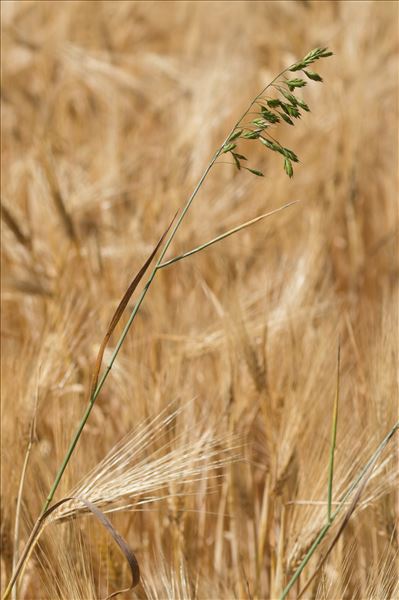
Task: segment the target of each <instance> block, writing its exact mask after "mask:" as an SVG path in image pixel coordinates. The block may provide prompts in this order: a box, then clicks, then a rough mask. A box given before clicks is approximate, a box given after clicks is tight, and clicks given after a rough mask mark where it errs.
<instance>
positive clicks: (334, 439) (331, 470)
mask: <svg viewBox="0 0 399 600" xmlns="http://www.w3.org/2000/svg"><path fill="white" fill-rule="evenodd" d="M340 362H341V346H340V344H339V343H338V356H337V385H336V390H335V399H334V408H333V420H332V431H331V446H330V462H329V465H328V492H327V523H329V522H330V521H331V510H332V509H331V507H332V493H333V479H334V455H335V446H336V442H337V422H338V402H339V385H340Z"/></svg>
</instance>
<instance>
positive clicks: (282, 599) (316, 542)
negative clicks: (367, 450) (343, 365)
mask: <svg viewBox="0 0 399 600" xmlns="http://www.w3.org/2000/svg"><path fill="white" fill-rule="evenodd" d="M398 429H399V421H398V422H397V423H395V425H394V426H393V427H392V429H391V430H390V432H389V433H388V434H387V435H386V436H385V438H384V439H383V440H382V442H381V443H380V445H379V446H378V448H377V450H376V451H375V452H374V453H373V455H372V456H371V458H370V459H369V460H368V461H367V463H366V465H365V466H364V467H363V469H361V471H360V473H359V475H358V476H357V477H356V478H355V480H354V481H353V482H352V483H351V485H350V486H349V488H348V489H347V491H346V492H345V494H344V495H343V497H342V498H341V500H340V503H339V505H338V507H337V509H336V510H335V511H334V512H333V513H332V515H331V518H330V521H329V522H328V523H326V524H325V525H324V526H323V527H322V528H321V530H320V531H319V533H318V534H317V536H316V538H315V540H314V542H313V543H312V545H311V546H310V548H309V550H308V551H307V553H306V554H305V556H304V558H303V560H302V562H301V564H300V565H299V567H298V568H297V570H296V571H295V573H294V575H293V576H292V577H291V579H290V581H289V582H288V584H287V586H286V587H285V588H284V590H283V591H282V594H281V596H280V600H285V599H286V598H287V596H288V593H289V591H290V590H291V588H292V587H293V585H294V584H295V582H296V581H297V580H298V578H299V576H300V575H301V573H302V571H303V570H304V568H305V567H306V565H307V564H308V562H309V560H310V559H311V558H312V556H313V554H314V552H315V550H316V548H317V547H318V545H319V544H320V542H322V540H323V539H324V537H325V536H326V534H327V532H328V531H329V529H330V528H331V526H332V524H333V522H334V520H335V518H336V517H337V516H338V514H339V513H340V512H341V509H342V508H343V506H344V505H345V502H346V500H347V499H348V498H349V496H350V495H351V494H352V492H353V491H354V490H355V488H356V487H357V486H358V484H359V483H360V482H361V480H362V479H363V477H364V476H365V475H366V473H367V472H368V470H369V468H370V467H371V466H372V465H373V464H374V463H375V461H376V459H377V458H378V456H379V455H380V454H381V452H382V451H383V450H384V448H385V446H386V445H387V444H388V443H389V441H390V440H391V438H392V437H393V436H394V435H395V433H396V432H397V431H398Z"/></svg>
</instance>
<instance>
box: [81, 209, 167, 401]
mask: <svg viewBox="0 0 399 600" xmlns="http://www.w3.org/2000/svg"><path fill="white" fill-rule="evenodd" d="M176 214H177V213H176ZM175 218H176V215H175V216H174V217H173V219H172V221H171V222H170V224H169V226H168V227H167V229H166V230H165V231H164V233H163V234H162V236H161V237H160V239H159V241H158V243H157V244H156V246H155V248H154V249H153V251H152V252H151V254H150V256H149V257H148V258H147V260H146V261H145V263H144V265H143V266H142V267H141V269H140V270H139V272H138V273H137V275H136V276H135V277H134V279H133V281H132V282H131V284H130V285H129V287H128V288H127V290H126V292H125V294H124V295H123V298H122V300H121V301H120V302H119V305H118V307H117V309H116V311H115V313H114V315H113V317H112V319H111V322H110V324H109V325H108V329H107V332H106V334H105V336H104V339H103V341H102V342H101V345H100V349H99V351H98V354H97V359H96V364H95V368H94V373H93V377H92V381H91V386H90V398H91V397H92V396H93V393H94V391H95V389H96V387H97V383H98V376H99V374H100V369H101V364H102V361H103V357H104V352H105V348H106V347H107V344H108V342H109V340H110V337H111V335H112V333H113V331H114V329H115V327H116V326H117V324H118V323H119V320H120V318H121V317H122V314H123V312H124V310H125V308H126V306H127V304H128V302H129V300H130V298H131V296H132V294H133V292H134V290H135V289H136V287H137V286H138V284H139V283H140V281H141V279H142V278H143V276H144V274H145V272H146V271H147V269H148V267H149V265H150V264H151V261H152V259H153V258H154V256H155V254H156V253H157V251H158V249H159V246H160V245H161V244H162V242H163V241H164V239H165V236H166V234H167V233H168V231H169V230H170V228H171V227H172V223H173V221H174V220H175Z"/></svg>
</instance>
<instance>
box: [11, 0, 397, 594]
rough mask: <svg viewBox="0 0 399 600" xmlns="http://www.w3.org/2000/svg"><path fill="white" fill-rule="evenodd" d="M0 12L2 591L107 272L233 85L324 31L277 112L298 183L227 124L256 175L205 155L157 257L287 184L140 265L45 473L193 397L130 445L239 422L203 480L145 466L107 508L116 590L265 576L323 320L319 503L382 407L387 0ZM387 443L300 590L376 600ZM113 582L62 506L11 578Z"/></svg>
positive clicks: (227, 108) (211, 136) (374, 435)
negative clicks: (130, 558) (283, 119)
mask: <svg viewBox="0 0 399 600" xmlns="http://www.w3.org/2000/svg"><path fill="white" fill-rule="evenodd" d="M1 11H2V88H1V92H2V158H1V160H2V165H1V166H2V183H1V187H2V192H1V202H2V213H1V214H2V307H3V310H2V368H3V376H2V409H3V412H2V428H3V435H2V445H3V459H2V462H3V469H2V478H3V480H2V504H1V510H2V530H1V531H2V544H3V558H2V587H3V586H4V584H5V583H6V580H7V579H8V578H9V576H10V574H11V568H12V559H13V554H15V551H16V548H17V549H19V550H21V549H22V547H23V541H24V539H26V536H27V533H28V531H29V527H30V525H31V524H32V522H33V520H34V519H35V518H36V516H37V514H38V512H39V511H40V507H41V505H42V503H43V499H44V497H45V495H46V494H47V493H48V489H49V486H50V484H51V481H52V479H53V478H54V473H55V471H56V468H57V466H58V465H59V463H60V461H61V459H62V456H63V454H64V453H65V450H66V447H67V445H68V441H69V440H70V438H71V435H72V433H73V431H74V430H75V428H76V424H77V422H78V420H79V418H80V416H81V415H82V413H83V411H84V407H85V405H86V398H87V392H88V387H89V382H90V376H91V373H92V370H93V365H94V362H95V358H96V352H97V350H98V347H99V344H100V342H101V340H102V337H103V336H104V334H105V331H106V328H107V325H108V323H109V320H110V318H111V316H112V314H113V311H114V310H115V308H116V306H117V303H118V301H119V300H120V298H121V297H122V295H123V294H124V292H125V290H126V288H127V286H128V284H129V282H130V281H131V279H132V278H133V276H134V274H135V273H136V272H137V271H138V269H139V268H140V267H141V265H142V264H143V262H144V260H145V259H146V258H147V256H148V255H149V253H150V252H151V250H152V249H153V247H154V245H155V243H156V242H157V240H158V239H159V236H160V235H161V233H162V232H163V231H164V230H165V228H166V226H167V225H168V224H169V222H170V220H171V218H172V217H173V215H174V214H175V212H176V210H177V209H179V208H180V207H182V205H183V204H184V203H185V201H186V199H187V197H188V195H189V194H190V193H191V192H192V190H193V188H194V187H195V185H196V183H197V181H198V179H199V177H200V176H201V174H202V173H203V171H204V169H205V167H206V165H207V164H208V162H209V160H210V158H211V157H212V155H213V153H214V152H215V150H216V148H217V147H218V146H219V145H220V144H221V142H222V141H223V139H224V138H225V136H226V135H227V132H228V131H229V130H230V129H231V127H232V126H233V124H234V123H235V121H236V120H237V118H238V117H239V115H240V114H242V112H243V111H244V110H245V109H246V107H247V105H248V103H249V102H250V101H251V99H252V98H253V97H254V96H256V94H257V93H258V92H259V91H260V90H261V89H262V88H263V87H264V86H265V85H266V84H267V83H268V82H269V81H270V80H272V79H273V78H274V77H275V76H276V74H277V73H278V72H280V71H281V70H282V69H284V68H286V67H287V66H288V65H290V64H291V63H293V62H295V61H296V60H299V59H300V58H302V57H303V56H304V55H305V54H307V52H308V51H309V50H311V49H312V48H314V47H316V46H321V47H325V46H328V47H329V48H330V49H331V50H332V51H333V52H334V56H333V57H331V58H328V59H326V60H322V61H320V63H317V65H315V70H317V71H318V72H319V73H320V74H321V75H322V77H323V79H324V82H323V83H322V84H320V83H312V82H311V85H308V86H307V87H306V88H305V90H304V91H303V98H304V100H305V101H306V102H307V103H308V104H309V106H310V108H311V112H310V113H306V114H305V116H304V117H303V119H302V120H301V121H300V122H298V123H297V124H296V127H290V126H289V125H285V124H284V125H281V126H279V128H278V136H279V140H280V141H281V142H282V143H284V144H285V145H288V147H289V148H292V149H293V150H294V151H295V152H296V153H297V154H298V155H299V158H300V164H299V165H297V166H296V167H295V174H294V177H293V179H292V180H289V179H288V178H287V176H286V175H285V173H284V172H283V168H282V161H281V157H279V156H278V155H276V153H272V152H267V151H266V152H265V149H264V148H262V147H260V145H259V148H258V147H257V144H255V143H252V142H251V143H250V142H248V143H247V145H248V148H247V147H246V146H243V149H244V147H245V150H248V157H250V161H251V165H250V166H253V167H255V168H258V169H261V170H262V171H263V172H264V174H265V177H264V178H258V177H254V176H253V175H251V174H250V173H248V172H246V171H240V172H238V171H237V170H235V169H234V167H233V166H230V165H224V164H221V165H216V166H215V167H214V168H213V170H212V171H211V173H210V175H209V177H208V178H207V180H206V182H205V184H204V186H203V188H202V189H201V192H200V194H199V195H198V197H197V198H196V200H195V202H194V204H193V206H192V209H191V210H190V212H189V214H188V215H187V218H186V220H185V221H184V224H183V225H182V227H181V229H180V230H179V233H178V235H177V236H176V239H175V241H174V242H173V246H172V248H171V249H170V251H169V254H168V257H171V256H174V255H176V254H179V253H181V252H183V251H186V250H189V249H191V248H192V247H194V246H196V245H198V244H200V243H203V242H206V241H207V240H209V239H211V238H212V237H215V236H216V235H219V234H221V233H223V232H224V231H226V230H227V229H229V228H232V227H234V226H236V225H238V224H240V223H242V222H244V221H247V220H249V219H251V218H253V217H256V216H257V215H259V214H262V213H264V212H267V211H269V210H272V209H274V208H277V207H279V206H282V205H283V204H285V203H287V202H290V201H293V200H296V201H298V203H297V204H295V205H294V206H291V207H289V208H287V209H286V210H284V211H282V212H281V213H278V214H276V215H274V216H272V217H270V218H268V219H266V220H265V221H263V222H262V223H259V224H257V225H255V226H254V227H252V228H250V229H246V230H245V231H243V232H241V233H239V234H237V235H236V236H233V237H231V238H229V239H228V240H225V241H223V242H221V243H220V244H219V245H216V246H213V247H212V248H209V249H207V250H206V251H205V252H203V253H201V254H198V255H196V256H193V257H191V258H189V259H187V260H184V261H182V262H179V263H177V264H175V265H173V266H171V267H170V268H168V269H164V270H162V271H161V272H160V273H159V274H158V275H157V277H156V280H155V281H154V285H153V287H152V288H151V291H150V292H149V294H148V296H147V297H146V300H145V303H144V304H143V307H142V310H141V311H140V313H139V316H138V318H137V320H136V321H135V325H134V328H133V330H132V331H131V332H130V333H129V335H128V337H127V339H126V342H125V344H124V346H123V348H122V351H121V353H120V355H119V357H118V359H117V362H116V363H115V367H114V369H113V370H112V372H111V375H110V377H109V379H108V381H107V384H106V386H105V387H104V390H103V392H102V394H101V396H100V397H99V400H98V402H97V405H96V407H95V409H94V411H93V414H92V415H91V417H90V421H89V423H88V425H87V429H85V431H84V434H83V436H82V439H81V441H80V442H79V446H78V449H77V452H76V455H75V456H74V458H73V460H72V461H71V463H70V466H69V467H68V470H67V472H66V477H65V479H64V481H63V484H62V486H61V489H60V492H59V495H58V497H62V495H66V494H67V493H68V492H69V490H70V489H71V487H73V486H75V485H76V484H77V482H78V481H79V480H80V479H81V478H82V477H83V479H84V478H85V477H86V473H88V472H89V471H90V469H91V468H93V467H94V466H95V465H97V464H98V463H99V461H100V460H101V459H102V458H103V457H104V456H105V455H106V453H107V452H108V451H109V450H110V449H111V448H112V447H113V446H114V445H115V444H116V443H117V442H118V441H119V440H120V439H121V438H122V437H123V436H124V435H125V434H127V433H128V432H129V431H130V430H132V429H134V428H135V427H137V424H138V423H139V422H141V420H142V419H144V418H147V417H151V416H154V415H157V414H158V413H159V412H160V411H161V410H163V409H165V407H167V406H169V404H170V403H171V402H174V403H176V405H178V406H180V405H184V403H186V402H188V401H191V402H192V405H190V406H191V408H190V409H189V410H188V411H186V412H183V413H182V415H180V416H179V418H178V419H177V421H176V424H175V426H174V428H172V429H171V430H170V431H168V433H167V436H168V444H167V448H166V449H165V447H164V445H162V444H161V441H159V442H158V441H157V438H156V437H155V439H154V440H152V442H151V444H152V446H151V447H150V448H147V449H145V452H147V453H148V460H150V458H151V456H152V453H154V452H164V453H167V452H168V451H169V450H170V449H173V448H177V452H178V451H179V450H178V449H179V446H178V445H177V446H176V444H177V442H176V440H177V439H178V437H179V435H180V434H179V432H180V433H181V434H182V435H183V434H184V435H187V436H188V437H189V439H190V436H194V437H195V435H199V429H201V427H202V425H201V427H199V426H198V427H197V423H200V422H201V423H203V422H205V423H206V424H209V427H211V426H212V428H213V429H212V431H213V434H212V435H215V436H217V439H218V440H219V442H218V444H220V452H221V453H222V452H224V451H225V449H226V448H224V447H223V443H224V442H223V439H225V444H226V447H228V446H229V444H230V443H231V442H230V441H229V439H230V438H229V436H231V435H234V436H238V437H237V439H239V442H237V443H239V445H240V454H241V456H242V458H241V459H240V461H238V462H233V463H231V464H228V465H227V466H226V465H222V466H220V467H219V468H218V469H217V478H216V480H215V481H216V483H215V481H214V482H213V483H209V480H207V479H206V478H204V479H201V481H199V482H195V481H190V482H186V483H184V484H180V485H179V483H175V482H174V483H173V484H172V483H171V484H170V485H169V484H168V474H167V473H166V472H165V482H164V484H163V486H162V489H159V490H158V492H157V494H158V496H159V497H160V498H163V499H160V500H159V501H158V503H157V504H152V505H151V507H150V508H151V510H150V509H148V506H147V505H145V504H143V508H142V509H140V510H133V511H128V512H125V511H124V512H121V513H120V514H116V515H114V516H113V517H112V519H113V523H114V524H115V525H116V526H117V527H118V529H119V530H120V531H121V533H123V535H124V536H125V537H126V539H127V540H128V542H129V544H130V545H131V546H132V548H133V549H134V550H135V552H136V555H137V558H138V560H139V563H140V566H141V568H142V575H143V580H142V583H141V584H140V586H139V587H138V588H137V589H136V591H135V592H131V597H132V598H133V597H134V598H147V597H148V598H277V597H278V596H279V594H280V593H281V590H282V589H283V587H284V585H285V584H286V583H287V581H288V579H289V577H290V575H292V573H293V572H294V570H295V568H296V566H297V565H298V564H299V562H300V560H301V559H302V558H303V556H304V554H305V553H306V551H307V549H308V548H309V545H310V543H311V542H312V540H313V539H314V536H315V534H316V533H317V531H318V529H319V528H320V527H321V526H322V525H323V523H324V521H325V512H326V506H325V500H326V494H327V491H326V482H327V468H328V453H329V445H330V429H331V419H332V406H333V400H334V395H335V393H336V386H337V384H336V372H337V347H338V339H340V343H341V367H340V371H341V378H340V394H339V395H340V412H339V421H338V440H337V450H336V473H335V482H334V499H335V500H338V499H339V497H340V494H342V492H343V490H345V489H346V488H347V486H348V485H349V483H350V482H351V481H352V480H353V477H354V476H355V475H356V473H357V472H358V471H359V469H360V468H361V467H362V466H363V465H364V464H365V462H366V461H367V459H368V458H369V456H370V455H371V453H372V452H373V451H374V449H375V448H376V447H377V445H378V443H379V442H380V441H381V439H382V438H383V437H384V435H385V434H386V433H387V432H388V431H389V429H390V427H392V425H393V424H394V421H395V418H397V399H398V394H397V391H398V390H397V360H398V335H397V333H398V295H397V284H398V260H397V226H398V152H397V149H398V144H397V133H398V130H397V126H398V5H397V3H395V2H384V1H378V2H373V1H368V2H362V1H356V2H330V1H328V0H325V1H323V2H309V1H305V0H303V1H297V2H292V1H281V2H280V1H273V2H219V1H215V2H160V1H157V2H135V1H131V2H127V1H126V2H120V1H116V2H109V1H104V2H101V1H98V2H97V1H73V2H72V1H70V2H62V1H60V2H46V1H40V2H37V1H36V2H31V1H24V2H16V1H7V2H2V6H1ZM245 154H247V152H245ZM116 339H117V338H116V337H115V339H114V337H113V338H112V340H111V344H110V348H111V350H110V351H107V352H106V356H105V361H106V360H107V359H109V356H110V352H111V351H112V349H113V348H114V347H115V343H116ZM33 416H35V428H34V430H35V432H34V436H33V437H32V435H31V434H30V432H31V431H32V427H31V423H32V417H33ZM201 431H202V429H201ZM193 432H194V433H193ZM29 439H31V440H32V442H33V444H32V449H31V451H30V453H29V464H28V469H27V472H26V478H25V480H24V491H23V495H22V504H21V515H20V527H21V531H20V535H19V539H17V540H15V535H14V533H15V509H16V499H17V497H18V488H19V486H20V481H21V472H22V466H23V463H24V460H25V458H26V448H27V445H28V442H29ZM143 452H144V450H143ZM145 456H147V455H146V454H145ZM394 466H395V465H394V454H393V449H389V450H387V451H386V452H385V454H384V455H383V458H382V459H381V461H380V463H379V464H378V468H377V469H376V472H375V474H374V475H373V477H372V478H371V480H370V482H369V484H368V486H367V488H366V490H365V492H364V494H363V496H362V499H361V501H360V503H359V505H358V506H357V510H356V511H355V514H354V515H353V516H352V518H351V520H350V523H349V524H348V526H347V527H346V528H345V530H344V533H343V534H342V535H341V537H340V539H339V542H338V543H337V545H336V547H335V548H334V550H333V551H332V553H331V554H330V556H329V558H328V561H327V562H326V564H325V565H324V567H323V568H322V569H320V570H319V572H318V575H317V577H316V578H315V580H314V582H313V584H312V586H311V588H310V590H309V591H308V597H312V598H313V597H315V598H316V597H317V598H359V599H363V598H386V597H394V596H395V593H396V592H395V589H394V586H395V582H396V579H397V561H396V559H397V551H398V542H397V538H396V533H395V528H394V524H395V499H394V486H395V469H394ZM126 468H127V467H126ZM129 468H130V467H129ZM138 477H139V479H140V474H139V475H138ZM204 477H205V476H204ZM396 483H397V482H396ZM208 488H209V489H208ZM116 495H117V493H116ZM123 495H124V492H123V490H121V492H120V496H118V498H115V502H116V501H119V500H120V499H121V498H122V497H123ZM145 496H146V489H145V485H144V484H143V490H142V491H141V496H140V497H145ZM137 498H138V496H136V497H135V500H134V501H135V502H136V501H137ZM130 502H131V501H130ZM322 552H323V547H322V548H321V549H320V553H318V554H317V556H316V557H315V559H314V560H313V562H312V563H311V564H312V565H313V568H314V567H315V566H316V564H317V558H319V557H320V556H321V555H322ZM88 556H90V559H88ZM313 568H312V566H310V567H309V571H308V575H309V574H310V573H311V572H312V570H313ZM128 578H129V576H128V570H127V567H126V565H125V563H124V559H123V557H122V555H120V553H119V552H118V550H117V549H116V548H114V546H113V543H112V541H111V540H110V539H109V537H108V536H107V533H106V532H102V531H100V530H99V527H98V526H96V525H95V524H93V523H92V520H91V519H89V518H86V517H82V518H77V519H74V520H73V521H72V522H68V521H67V522H65V523H58V524H57V523H55V524H53V525H51V526H49V527H48V528H47V529H46V531H45V533H44V534H43V536H42V538H41V542H40V546H39V547H38V549H37V551H36V554H35V555H34V556H33V557H32V559H31V560H30V562H29V565H28V568H27V570H26V573H25V576H24V578H23V581H22V583H21V586H20V590H19V595H18V597H21V598H35V599H36V600H38V599H39V598H51V599H52V600H53V599H55V598H65V599H68V600H69V599H72V598H73V599H74V600H75V599H77V598H82V599H83V598H85V599H87V598H91V597H104V596H105V595H106V594H108V593H111V591H113V590H115V589H118V588H121V587H124V586H126V582H127V581H128ZM306 579H307V577H306V576H305V577H303V579H301V581H302V583H304V581H305V580H306ZM71 582H74V583H73V586H74V587H71V586H72V583H71ZM299 588H300V586H299V587H298V588H297V591H298V590H299ZM396 591H397V590H396ZM125 597H129V595H128V594H127V595H125ZM292 597H295V592H293V596H292Z"/></svg>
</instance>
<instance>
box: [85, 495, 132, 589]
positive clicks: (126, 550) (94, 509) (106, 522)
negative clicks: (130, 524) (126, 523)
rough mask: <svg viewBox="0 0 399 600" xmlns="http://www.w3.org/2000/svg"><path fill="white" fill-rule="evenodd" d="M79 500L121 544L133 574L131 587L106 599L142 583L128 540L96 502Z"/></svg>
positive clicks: (118, 543) (120, 546)
mask: <svg viewBox="0 0 399 600" xmlns="http://www.w3.org/2000/svg"><path fill="white" fill-rule="evenodd" d="M77 500H79V501H80V502H82V504H84V505H85V506H86V507H87V508H88V509H89V510H90V512H92V513H93V515H94V516H95V517H97V519H98V520H99V521H100V523H101V524H102V525H103V526H104V527H105V529H106V530H107V531H108V533H109V534H110V535H111V536H112V538H113V539H114V541H115V542H116V544H117V545H118V546H119V548H120V550H121V551H122V553H123V555H124V556H125V558H126V560H127V562H128V563H129V567H130V572H131V575H132V583H131V585H130V587H128V588H125V589H123V590H118V591H117V592H113V593H112V594H110V595H109V596H107V598H106V600H109V599H110V598H115V597H116V596H119V594H123V593H125V592H130V590H132V589H133V588H135V587H136V585H138V584H139V583H140V567H139V563H138V562H137V559H136V557H135V555H134V553H133V552H132V550H131V549H130V548H129V546H128V544H127V542H126V541H125V540H124V538H123V537H122V536H121V535H120V534H119V533H118V532H117V531H116V529H115V527H114V526H113V525H112V523H111V521H110V520H109V519H108V518H107V517H106V516H105V515H104V513H103V512H101V510H99V509H98V508H97V507H96V506H95V505H94V504H92V503H91V502H89V501H88V500H85V499H84V498H79V497H78V498H77Z"/></svg>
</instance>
